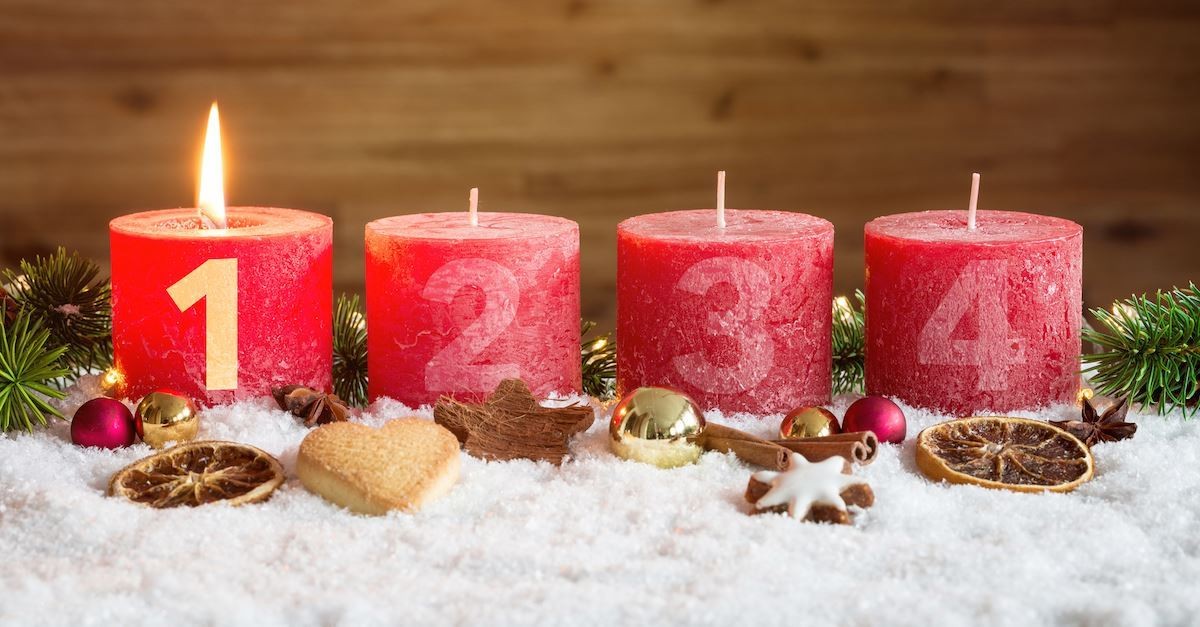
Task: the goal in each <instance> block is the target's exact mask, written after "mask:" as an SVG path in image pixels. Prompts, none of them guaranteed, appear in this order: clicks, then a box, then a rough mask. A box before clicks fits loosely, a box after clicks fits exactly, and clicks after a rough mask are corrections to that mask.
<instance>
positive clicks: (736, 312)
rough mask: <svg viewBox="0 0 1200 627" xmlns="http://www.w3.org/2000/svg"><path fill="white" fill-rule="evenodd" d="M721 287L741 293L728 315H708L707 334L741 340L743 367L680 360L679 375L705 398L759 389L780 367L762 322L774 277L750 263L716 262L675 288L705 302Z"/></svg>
mask: <svg viewBox="0 0 1200 627" xmlns="http://www.w3.org/2000/svg"><path fill="white" fill-rule="evenodd" d="M718 283H728V284H729V285H731V286H732V287H733V289H735V290H737V303H736V304H734V305H733V307H730V308H729V310H728V311H724V312H720V313H718V312H715V311H709V312H706V315H707V321H706V325H705V326H706V330H707V332H708V335H710V336H731V337H732V338H733V339H734V340H736V341H737V344H738V350H739V354H740V356H739V358H738V362H737V363H736V364H734V365H732V366H718V365H716V364H713V363H710V362H709V361H708V360H707V359H706V358H705V356H704V353H703V352H699V351H697V352H695V353H688V354H686V355H679V356H678V357H676V358H675V360H674V364H675V371H676V372H678V373H679V374H680V376H682V377H683V378H684V379H686V380H687V382H688V383H691V384H692V385H694V386H696V387H698V388H700V389H702V390H704V391H705V392H710V393H714V394H737V393H740V392H745V391H746V390H750V389H753V388H754V386H756V385H758V384H759V382H761V381H762V380H763V379H765V378H766V377H767V374H768V373H770V372H771V366H773V365H774V363H775V343H774V342H773V341H772V340H771V336H770V334H769V333H768V331H767V327H766V325H764V324H763V322H762V315H763V312H764V311H766V309H767V305H768V304H770V302H771V277H770V275H768V274H767V272H766V270H763V269H762V267H760V266H758V265H757V264H755V263H752V262H750V261H746V260H745V259H741V258H738V257H712V258H709V259H705V260H703V261H700V262H697V263H696V264H695V265H693V266H692V267H690V268H688V269H687V271H686V272H684V273H683V276H682V277H680V278H679V283H677V284H676V285H675V287H676V289H680V290H683V291H685V292H690V293H692V294H698V295H700V296H705V295H706V294H708V291H709V290H710V289H712V287H713V286H714V285H717V284H718ZM730 330H733V331H734V333H731V332H730Z"/></svg>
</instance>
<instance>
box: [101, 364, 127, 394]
mask: <svg viewBox="0 0 1200 627" xmlns="http://www.w3.org/2000/svg"><path fill="white" fill-rule="evenodd" d="M100 394H101V396H107V397H108V398H116V399H119V398H122V397H123V396H125V373H123V372H121V371H120V370H117V369H116V368H109V369H108V370H105V371H104V374H102V375H100Z"/></svg>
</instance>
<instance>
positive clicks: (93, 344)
mask: <svg viewBox="0 0 1200 627" xmlns="http://www.w3.org/2000/svg"><path fill="white" fill-rule="evenodd" d="M99 276H100V266H98V265H96V263H95V262H93V261H91V260H89V259H86V258H84V257H81V256H80V255H79V253H77V252H73V253H70V254H67V251H66V249H65V248H62V247H59V248H58V250H56V251H55V252H54V254H51V255H48V256H46V257H41V256H38V257H35V258H34V260H33V261H32V262H31V261H27V260H21V263H20V271H19V272H17V271H14V270H12V269H6V270H5V271H4V274H3V277H4V283H6V284H7V285H6V286H5V287H6V291H7V292H8V295H9V297H10V298H12V300H13V301H14V302H15V303H16V305H17V307H18V309H20V310H21V311H26V312H29V314H30V315H31V316H32V317H33V318H34V319H36V320H38V321H39V322H40V324H41V326H43V327H44V328H45V329H46V330H48V331H49V333H50V344H51V345H53V346H61V347H64V351H63V352H62V354H61V356H60V357H59V364H60V365H61V366H62V367H63V368H65V369H66V370H67V374H66V375H65V376H63V377H62V378H59V379H56V381H55V384H56V385H59V386H62V385H65V384H67V383H70V382H72V381H74V380H75V379H76V378H78V377H79V376H80V375H84V374H87V373H89V372H92V371H97V370H103V369H105V368H107V367H108V366H110V365H111V364H112V290H111V287H110V285H109V282H108V279H100V278H99Z"/></svg>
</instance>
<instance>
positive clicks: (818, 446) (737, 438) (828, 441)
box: [700, 423, 879, 469]
mask: <svg viewBox="0 0 1200 627" xmlns="http://www.w3.org/2000/svg"><path fill="white" fill-rule="evenodd" d="M700 437H701V445H702V446H704V447H705V448H707V449H709V450H716V451H722V452H726V453H734V454H736V455H737V456H738V457H739V458H741V459H742V461H745V462H746V463H750V464H755V465H758V466H763V467H765V468H775V469H782V468H784V467H786V465H787V455H786V454H784V455H783V456H780V449H783V450H785V451H788V452H794V453H799V454H801V455H803V456H804V458H805V459H807V460H808V461H810V462H819V461H821V460H823V459H829V458H830V457H835V456H836V457H841V458H842V459H845V460H847V461H850V462H854V463H857V464H869V463H871V462H872V461H874V460H875V454H876V452H877V451H878V450H879V439H878V438H876V437H875V434H874V433H872V432H870V431H861V432H856V433H842V434H838V435H832V436H827V437H823V438H801V439H796V440H765V439H763V438H760V437H758V436H755V435H751V434H749V433H746V432H745V431H740V430H738V429H734V428H733V427H727V426H725V425H722V424H717V423H709V424H708V425H706V426H705V427H704V434H703V435H702V436H700ZM778 464H782V465H778Z"/></svg>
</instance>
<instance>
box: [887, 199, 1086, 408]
mask: <svg viewBox="0 0 1200 627" xmlns="http://www.w3.org/2000/svg"><path fill="white" fill-rule="evenodd" d="M969 223H970V216H969V214H968V212H964V211H926V212H920V213H906V214H900V215H893V216H886V217H883V218H878V219H876V220H873V221H871V222H870V223H868V224H867V226H866V262H867V282H866V287H867V289H866V294H867V312H866V317H867V327H866V333H867V364H866V367H867V392H868V393H869V394H879V395H886V396H892V397H895V398H898V399H900V400H902V401H904V402H905V403H908V404H910V405H915V406H918V407H925V408H930V409H934V410H938V411H942V412H945V413H949V414H957V415H964V416H965V415H972V414H977V413H982V412H988V411H992V412H1004V411H1009V410H1013V409H1032V408H1037V407H1042V406H1046V405H1049V404H1053V403H1062V402H1071V401H1073V400H1074V399H1075V395H1076V393H1077V392H1078V390H1079V351H1080V339H1079V334H1080V326H1081V323H1082V320H1081V318H1082V310H1083V305H1082V296H1081V280H1082V267H1083V229H1082V228H1081V227H1080V226H1079V225H1078V224H1076V223H1074V222H1071V221H1069V220H1063V219H1061V218H1052V217H1047V216H1039V215H1031V214H1028V213H1016V212H1008V211H979V212H978V215H977V217H976V220H975V223H976V224H975V228H974V229H971V228H970V224H969Z"/></svg>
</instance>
